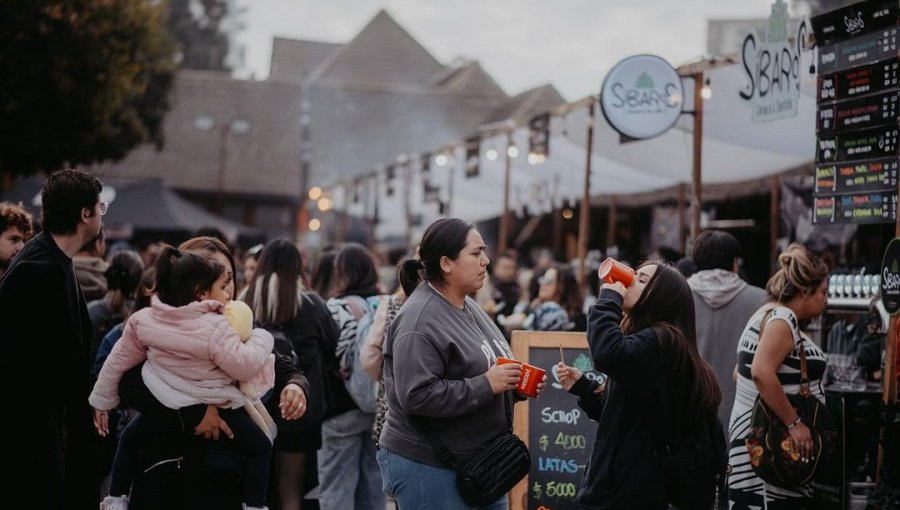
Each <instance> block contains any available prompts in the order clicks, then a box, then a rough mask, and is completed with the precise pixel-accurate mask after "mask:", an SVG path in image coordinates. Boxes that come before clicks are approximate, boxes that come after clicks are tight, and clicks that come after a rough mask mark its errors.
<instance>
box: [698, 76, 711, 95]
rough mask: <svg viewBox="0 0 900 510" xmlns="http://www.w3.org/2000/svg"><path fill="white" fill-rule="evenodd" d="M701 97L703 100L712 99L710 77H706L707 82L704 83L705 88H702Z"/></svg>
mask: <svg viewBox="0 0 900 510" xmlns="http://www.w3.org/2000/svg"><path fill="white" fill-rule="evenodd" d="M700 97H702V98H703V99H709V98H711V97H712V88H711V87H710V86H709V76H707V77H706V81H704V82H703V87H701V88H700Z"/></svg>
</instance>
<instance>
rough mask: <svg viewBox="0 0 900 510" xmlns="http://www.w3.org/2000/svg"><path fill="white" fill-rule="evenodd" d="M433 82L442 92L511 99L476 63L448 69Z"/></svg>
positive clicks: (472, 62) (434, 78)
mask: <svg viewBox="0 0 900 510" xmlns="http://www.w3.org/2000/svg"><path fill="white" fill-rule="evenodd" d="M432 81H433V83H434V84H435V85H437V86H439V87H440V88H441V90H443V91H445V92H450V93H454V94H472V95H485V96H496V97H502V98H504V99H505V98H507V97H509V96H507V95H506V92H504V90H503V89H502V88H501V87H500V85H497V82H496V81H494V78H492V77H491V75H489V74H488V73H487V71H485V70H484V68H482V67H481V64H479V63H478V62H476V61H471V62H469V61H467V62H464V63H462V64H461V65H458V66H451V67H447V68H446V69H444V70H443V71H441V72H440V73H438V75H437V76H435V77H433V78H432Z"/></svg>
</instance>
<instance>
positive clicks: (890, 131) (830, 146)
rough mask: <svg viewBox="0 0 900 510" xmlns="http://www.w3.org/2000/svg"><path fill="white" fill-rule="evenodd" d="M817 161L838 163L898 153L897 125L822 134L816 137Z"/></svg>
mask: <svg viewBox="0 0 900 510" xmlns="http://www.w3.org/2000/svg"><path fill="white" fill-rule="evenodd" d="M816 138H817V140H816V144H817V148H816V163H838V162H842V161H856V160H866V159H875V158H883V157H887V156H896V155H897V142H898V130H897V126H889V127H879V128H872V129H863V130H860V131H851V132H849V133H837V134H827V135H825V134H820V135H819V136H817V137H816Z"/></svg>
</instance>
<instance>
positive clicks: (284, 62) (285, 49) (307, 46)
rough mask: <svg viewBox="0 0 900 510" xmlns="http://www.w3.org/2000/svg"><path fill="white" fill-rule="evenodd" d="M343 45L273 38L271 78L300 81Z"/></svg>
mask: <svg viewBox="0 0 900 510" xmlns="http://www.w3.org/2000/svg"><path fill="white" fill-rule="evenodd" d="M341 46H342V45H341V44H337V43H326V42H318V41H301V40H298V39H287V38H284V37H275V38H274V39H273V40H272V64H271V67H270V69H269V79H270V80H275V81H289V82H293V83H300V82H301V81H303V79H304V78H306V77H307V76H308V75H309V73H310V72H312V70H313V69H315V68H316V66H318V65H319V64H321V63H322V61H324V60H325V58H326V57H328V55H329V54H331V53H332V52H334V51H336V50H337V49H338V48H340V47H341Z"/></svg>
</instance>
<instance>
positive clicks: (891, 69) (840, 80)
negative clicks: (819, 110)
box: [816, 57, 900, 102]
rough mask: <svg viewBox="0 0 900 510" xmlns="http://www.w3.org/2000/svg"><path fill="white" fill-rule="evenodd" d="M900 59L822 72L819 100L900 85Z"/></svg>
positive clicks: (870, 92) (885, 89)
mask: <svg viewBox="0 0 900 510" xmlns="http://www.w3.org/2000/svg"><path fill="white" fill-rule="evenodd" d="M898 73H900V61H898V60H897V58H896V57H893V58H890V59H888V60H883V61H881V62H877V63H875V64H871V65H867V66H862V67H854V68H852V69H847V70H845V71H841V72H839V73H832V74H820V75H819V82H818V87H819V91H818V95H817V96H816V97H817V99H818V101H819V102H828V101H843V100H844V99H852V98H855V97H861V96H865V95H868V94H874V93H878V92H885V91H888V90H892V89H896V88H897V87H900V76H898Z"/></svg>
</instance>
